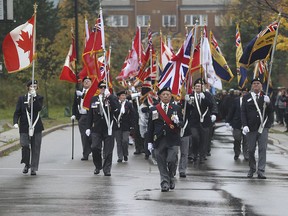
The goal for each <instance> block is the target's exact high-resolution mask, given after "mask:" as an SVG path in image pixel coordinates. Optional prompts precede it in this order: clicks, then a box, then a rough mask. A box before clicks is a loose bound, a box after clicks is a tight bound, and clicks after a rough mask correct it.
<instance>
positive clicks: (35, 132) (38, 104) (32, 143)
mask: <svg viewBox="0 0 288 216" xmlns="http://www.w3.org/2000/svg"><path fill="white" fill-rule="evenodd" d="M33 82H34V84H32V83H33ZM33 82H32V80H30V81H28V82H27V90H28V93H27V94H25V95H23V96H20V97H19V98H18V102H17V105H16V109H15V112H14V116H13V124H14V128H16V129H18V128H19V133H20V144H21V147H22V159H21V163H24V164H25V167H24V169H23V171H22V172H23V173H24V174H26V173H28V172H29V169H30V168H31V175H33V176H34V175H36V171H38V166H39V159H40V150H41V142H42V131H43V130H44V127H43V124H42V121H41V117H40V111H41V110H42V106H43V97H42V96H41V95H39V94H37V93H36V90H38V82H37V80H34V81H33ZM31 115H32V121H31ZM30 159H31V160H30Z"/></svg>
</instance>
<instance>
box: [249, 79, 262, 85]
mask: <svg viewBox="0 0 288 216" xmlns="http://www.w3.org/2000/svg"><path fill="white" fill-rule="evenodd" d="M256 81H258V82H260V83H261V84H262V81H261V79H260V78H259V77H257V78H254V79H253V80H252V81H251V85H252V83H253V82H256Z"/></svg>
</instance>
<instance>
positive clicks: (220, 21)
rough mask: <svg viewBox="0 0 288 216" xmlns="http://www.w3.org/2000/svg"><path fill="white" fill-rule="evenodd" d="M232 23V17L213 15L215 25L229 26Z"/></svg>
mask: <svg viewBox="0 0 288 216" xmlns="http://www.w3.org/2000/svg"><path fill="white" fill-rule="evenodd" d="M231 25H233V20H232V18H230V19H229V18H228V19H227V17H225V16H223V15H217V14H216V15H215V26H231Z"/></svg>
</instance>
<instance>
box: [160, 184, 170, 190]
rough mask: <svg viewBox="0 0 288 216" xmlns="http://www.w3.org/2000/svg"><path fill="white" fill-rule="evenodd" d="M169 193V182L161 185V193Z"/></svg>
mask: <svg viewBox="0 0 288 216" xmlns="http://www.w3.org/2000/svg"><path fill="white" fill-rule="evenodd" d="M168 191H169V185H168V183H167V182H164V183H163V184H161V192H168Z"/></svg>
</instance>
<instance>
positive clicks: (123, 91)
mask: <svg viewBox="0 0 288 216" xmlns="http://www.w3.org/2000/svg"><path fill="white" fill-rule="evenodd" d="M121 94H125V95H126V94H127V92H126V90H120V91H118V92H117V94H116V95H117V96H120V95H121Z"/></svg>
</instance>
